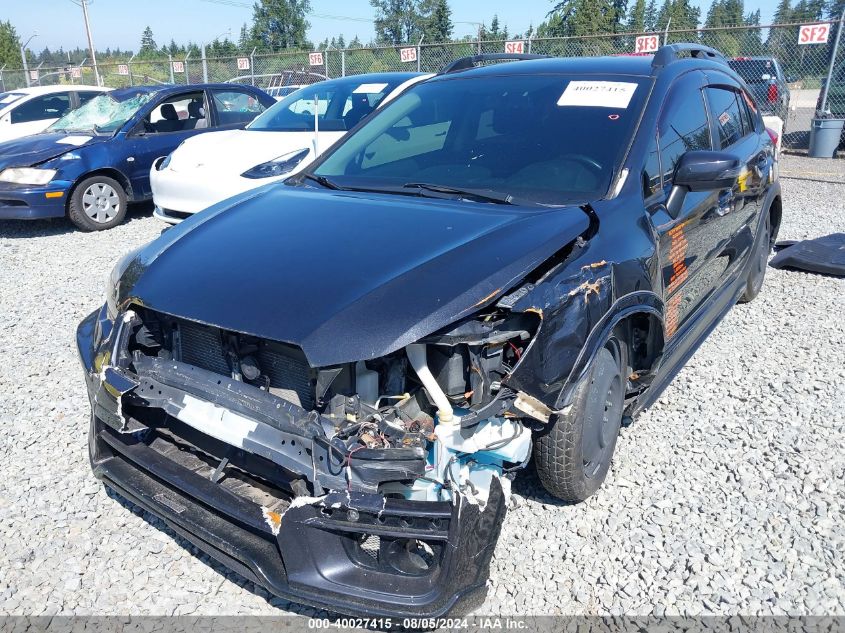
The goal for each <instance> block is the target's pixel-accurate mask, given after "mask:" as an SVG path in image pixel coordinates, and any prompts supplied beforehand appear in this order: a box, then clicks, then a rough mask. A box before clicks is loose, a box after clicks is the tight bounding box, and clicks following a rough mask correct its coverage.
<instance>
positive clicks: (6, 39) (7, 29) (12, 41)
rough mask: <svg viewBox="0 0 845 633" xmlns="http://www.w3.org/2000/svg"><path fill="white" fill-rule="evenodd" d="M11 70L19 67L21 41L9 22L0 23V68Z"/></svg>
mask: <svg viewBox="0 0 845 633" xmlns="http://www.w3.org/2000/svg"><path fill="white" fill-rule="evenodd" d="M3 64H7V65H8V66H9V67H11V68H18V67H20V65H21V40H20V38H19V37H18V34H17V32H16V31H15V27H14V26H12V23H11V22H10V21H6V22H0V66H3Z"/></svg>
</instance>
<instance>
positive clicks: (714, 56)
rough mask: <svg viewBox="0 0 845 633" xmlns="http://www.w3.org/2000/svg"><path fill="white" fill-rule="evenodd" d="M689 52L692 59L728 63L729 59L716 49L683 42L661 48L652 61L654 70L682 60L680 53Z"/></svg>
mask: <svg viewBox="0 0 845 633" xmlns="http://www.w3.org/2000/svg"><path fill="white" fill-rule="evenodd" d="M685 51H687V52H689V54H690V57H696V58H700V59H710V60H713V61H717V62H723V63H727V61H728V60H727V59H725V56H724V55H722V53H720V52H719V51H717V50H716V49H715V48H710V47H709V46H702V45H701V44H693V43H690V42H682V43H680V44H667V45H666V46H661V47H660V48H659V49H658V51H657V52H656V53H655V54H654V59H652V60H651V67H652V68H663V67H664V66H667V65H668V64H671V63H672V62H674V61H676V60H678V59H680V55H679V53H682V52H685Z"/></svg>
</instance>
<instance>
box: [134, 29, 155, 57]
mask: <svg viewBox="0 0 845 633" xmlns="http://www.w3.org/2000/svg"><path fill="white" fill-rule="evenodd" d="M157 50H158V46H156V41H155V39H153V30H152V29H151V28H150V27H149V26H147V28H145V29H144V32H143V33H142V34H141V48H140V50H139V51H138V54H139V55H140V56H141V57H149V56H150V55H152V54H155V52H156V51H157Z"/></svg>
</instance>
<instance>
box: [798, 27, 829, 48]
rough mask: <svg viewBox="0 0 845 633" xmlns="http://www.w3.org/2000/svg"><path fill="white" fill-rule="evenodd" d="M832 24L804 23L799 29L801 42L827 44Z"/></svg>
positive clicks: (799, 40)
mask: <svg viewBox="0 0 845 633" xmlns="http://www.w3.org/2000/svg"><path fill="white" fill-rule="evenodd" d="M828 37H830V24H803V25H802V26H801V28H800V29H798V43H799V44H827V39H828Z"/></svg>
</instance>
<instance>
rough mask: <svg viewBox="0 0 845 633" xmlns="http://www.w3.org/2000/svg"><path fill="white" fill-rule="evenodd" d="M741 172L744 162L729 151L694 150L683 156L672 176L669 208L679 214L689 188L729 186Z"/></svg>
mask: <svg viewBox="0 0 845 633" xmlns="http://www.w3.org/2000/svg"><path fill="white" fill-rule="evenodd" d="M740 174H742V161H741V160H740V159H739V158H737V157H736V156H734V155H733V154H729V153H727V152H712V151H710V150H691V151H689V152H687V153H686V154H684V155H683V156H681V160H680V161H679V162H678V166H677V167H676V168H675V175H674V177H673V178H672V185H673V186H672V191H671V193H670V194H669V199H668V200H667V201H666V210H667V211H668V212H669V214H670V215H671V216H672V217H677V215H678V212H679V211H680V210H681V206H682V204H683V202H684V198H685V197H686V195H687V192H688V191H715V190H717V189H730V188H731V187H733V186H734V184H735V183H736V181H737V179H738V178H739V176H740Z"/></svg>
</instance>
